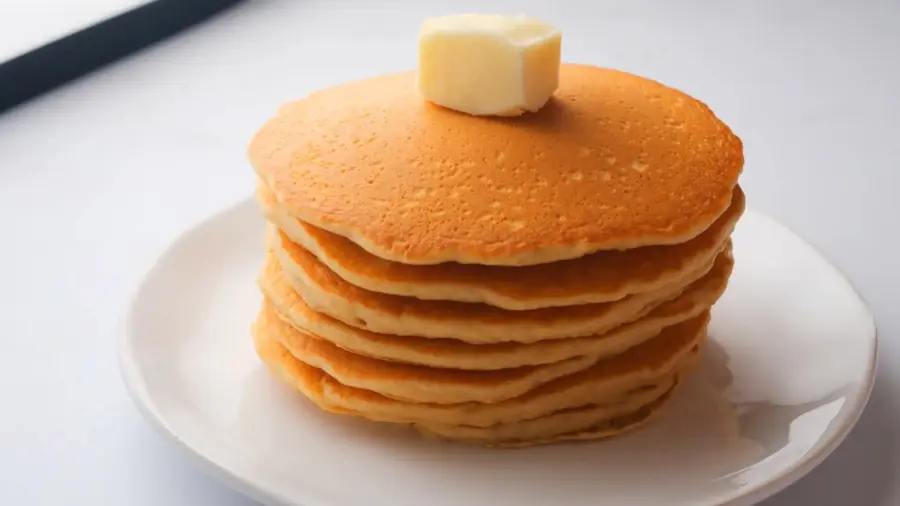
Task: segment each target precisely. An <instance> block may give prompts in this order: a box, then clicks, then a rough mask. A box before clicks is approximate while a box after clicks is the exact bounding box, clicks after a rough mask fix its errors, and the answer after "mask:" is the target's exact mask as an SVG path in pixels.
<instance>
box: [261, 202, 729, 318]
mask: <svg viewBox="0 0 900 506" xmlns="http://www.w3.org/2000/svg"><path fill="white" fill-rule="evenodd" d="M257 199H258V200H259V202H260V204H261V207H262V208H263V211H264V213H265V215H266V217H267V218H268V219H269V221H271V222H272V223H274V224H275V225H276V226H277V227H278V228H279V229H280V230H281V231H282V232H283V233H284V234H285V235H286V236H287V237H288V238H289V239H290V240H291V241H293V242H295V243H297V244H299V245H300V246H303V247H304V248H305V249H306V250H307V251H309V252H310V253H312V254H314V255H315V256H316V258H318V259H319V261H320V262H322V263H323V264H325V265H326V266H327V267H328V268H329V269H330V270H331V271H332V272H334V273H335V274H337V275H338V276H340V277H341V278H343V279H344V280H346V281H347V282H349V283H351V284H354V285H356V286H358V287H360V288H364V289H366V290H369V291H373V292H379V293H387V294H392V295H403V296H408V297H416V298H419V299H428V300H453V301H461V302H483V303H486V304H490V305H493V306H497V307H500V308H503V309H509V310H524V309H537V308H541V307H552V306H571V305H578V304H590V303H597V302H610V301H614V300H618V299H621V298H623V297H625V296H627V295H631V294H634V293H639V292H651V291H654V290H659V289H662V288H664V287H665V286H666V285H669V284H671V283H673V282H675V281H677V280H678V279H679V278H682V277H684V276H685V275H686V274H687V273H690V272H691V271H696V270H697V269H699V268H700V267H702V266H703V265H708V264H709V262H711V261H712V259H713V257H715V255H716V254H717V253H718V252H719V251H720V250H721V249H722V245H723V244H724V243H725V241H727V240H728V237H729V236H730V234H731V232H732V230H733V229H734V225H735V224H736V222H737V220H738V219H739V218H740V216H741V214H742V213H743V211H744V194H743V192H742V191H741V189H740V187H736V188H735V191H734V196H733V198H732V200H731V206H730V207H729V208H728V210H726V212H725V213H724V214H723V215H722V216H721V217H720V218H719V219H718V220H717V221H716V222H715V223H713V224H712V226H710V227H709V228H708V229H706V230H705V231H704V232H703V233H701V234H700V235H698V236H697V237H695V238H694V239H691V240H690V241H688V242H685V243H682V244H676V245H670V246H648V247H643V248H637V249H631V250H624V251H602V252H598V253H593V254H590V255H587V256H584V257H581V258H578V259H574V260H564V261H560V262H554V263H549V264H541V265H535V266H527V267H503V266H484V265H473V264H460V263H455V262H450V263H444V264H440V265H408V264H401V263H397V262H392V261H389V260H384V259H382V258H379V257H377V256H375V255H372V254H371V253H368V252H367V251H366V250H364V249H362V248H361V247H359V246H357V245H356V244H355V243H353V242H352V241H350V240H348V239H346V238H344V237H342V236H339V235H337V234H334V233H331V232H328V231H326V230H323V229H320V228H317V227H314V226H312V225H309V224H307V223H304V222H302V221H300V220H297V219H296V218H293V217H291V216H289V215H287V214H286V213H285V212H284V211H283V210H282V209H281V208H280V206H279V205H278V203H277V202H276V201H275V199H274V196H273V195H272V193H271V191H270V190H269V189H268V188H266V187H265V186H264V185H262V184H260V185H259V187H258V189H257Z"/></svg>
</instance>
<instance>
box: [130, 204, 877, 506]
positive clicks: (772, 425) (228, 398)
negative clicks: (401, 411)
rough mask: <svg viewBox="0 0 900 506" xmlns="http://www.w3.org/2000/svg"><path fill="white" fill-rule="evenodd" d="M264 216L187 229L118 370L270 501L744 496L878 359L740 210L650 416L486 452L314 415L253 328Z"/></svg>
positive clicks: (159, 272)
mask: <svg viewBox="0 0 900 506" xmlns="http://www.w3.org/2000/svg"><path fill="white" fill-rule="evenodd" d="M263 230H264V223H263V221H262V218H261V217H260V213H259V211H258V210H257V208H256V205H255V204H254V203H253V202H252V201H247V202H244V203H241V204H240V205H238V206H236V207H234V208H232V209H230V210H228V211H225V212H223V213H221V214H219V215H217V216H215V217H213V218H211V219H209V220H208V221H206V222H204V223H202V224H201V225H199V226H197V227H195V228H194V229H192V230H190V231H189V232H187V233H186V234H185V235H183V236H182V237H181V238H179V239H178V240H177V241H176V242H175V243H174V245H173V246H172V247H171V248H170V249H169V250H168V251H167V252H166V253H165V254H164V255H163V256H162V257H161V258H160V259H159V261H158V263H157V264H156V265H155V266H154V267H153V269H152V270H151V271H150V272H149V273H148V274H147V276H146V278H145V279H144V281H143V283H142V284H141V286H140V287H139V289H138V291H137V295H136V297H135V299H134V301H133V303H132V304H131V306H130V307H129V310H128V312H127V314H126V316H125V319H124V321H123V326H122V335H121V342H120V360H121V366H122V371H123V374H124V378H125V382H126V384H127V386H128V388H129V390H130V392H131V394H132V396H133V398H134V400H135V402H136V403H137V405H138V406H139V407H140V409H141V411H142V412H143V413H144V415H145V416H146V418H147V419H148V420H149V421H150V423H151V424H152V425H153V426H155V427H156V428H157V429H159V431H160V433H162V434H163V435H165V436H167V437H168V438H169V439H171V440H172V441H174V442H175V443H176V444H177V445H178V446H180V447H183V448H185V449H187V451H188V452H189V453H190V454H191V455H193V456H194V457H196V459H197V460H198V461H199V462H201V463H202V464H203V465H204V467H205V468H206V469H208V470H209V471H210V472H211V473H212V474H213V475H215V476H217V477H219V478H221V479H222V480H224V481H225V482H226V483H228V484H229V485H232V486H233V487H235V488H237V489H239V490H241V491H242V492H244V493H246V494H247V495H250V496H251V497H253V498H255V499H257V500H259V501H262V502H264V503H268V504H289V505H303V506H362V505H366V506H405V505H415V506H419V505H421V504H429V505H430V506H448V505H453V506H457V505H459V504H467V505H472V506H478V505H491V506H497V505H506V504H509V505H516V506H532V505H534V506H546V505H547V504H559V503H560V502H564V503H565V504H566V505H568V506H579V505H592V506H593V505H596V504H598V501H599V502H602V503H604V504H617V505H622V506H656V505H658V504H669V505H680V504H685V505H687V504H690V505H693V506H697V505H722V504H728V505H737V504H752V503H754V502H757V501H759V500H762V499H763V498H765V497H767V496H769V495H771V494H773V493H775V492H777V491H778V490H780V489H782V488H784V487H785V486H787V485H788V484H790V483H791V482H793V481H795V480H797V479H798V478H800V477H801V476H802V475H804V474H806V473H807V472H809V471H810V470H811V469H812V468H813V467H815V466H816V465H817V464H819V463H820V462H821V461H822V460H823V459H824V458H825V457H826V456H827V455H828V454H829V453H830V452H832V451H833V450H834V449H835V447H836V446H837V445H838V444H839V443H840V441H841V440H842V439H843V438H844V436H845V435H846V434H847V432H848V431H849V430H850V428H851V427H852V426H853V424H854V423H855V422H856V420H857V418H858V417H859V414H860V412H861V411H862V409H863V407H864V405H865V403H866V401H867V400H868V396H869V392H870V389H871V386H872V381H873V377H874V373H875V354H876V338H875V326H874V322H873V319H872V316H871V314H870V312H869V310H868V309H867V307H866V305H865V303H864V302H863V301H862V300H861V299H860V297H859V296H858V295H857V294H856V293H855V292H854V290H853V289H852V287H851V286H850V285H849V284H848V282H847V281H846V280H845V279H844V278H843V277H842V276H841V274H840V273H839V272H838V271H837V270H836V269H835V268H834V267H832V266H831V265H830V264H829V263H828V262H827V261H826V260H825V259H824V258H823V257H822V256H821V255H819V254H818V253H817V252H816V251H815V250H814V249H813V248H811V247H810V246H808V245H807V244H805V243H804V242H803V241H802V240H801V239H799V238H798V237H797V236H795V235H793V234H792V233H791V232H790V231H788V230H787V229H785V228H784V227H782V226H781V225H778V224H777V223H775V222H774V221H772V220H771V219H769V218H766V217H764V216H762V215H761V214H759V213H756V212H753V211H747V212H746V213H745V215H744V217H743V218H742V219H741V221H740V223H739V225H738V228H737V230H736V232H735V235H734V247H735V250H734V255H735V260H736V266H735V270H734V274H733V277H732V279H731V282H730V285H729V288H728V290H727V292H726V294H725V296H724V297H723V298H722V299H721V300H720V302H719V303H718V304H717V305H716V306H715V308H714V310H713V320H712V323H711V326H710V337H711V338H712V342H711V344H710V346H709V348H708V351H707V352H706V353H705V362H704V364H703V367H702V368H701V370H700V371H699V372H698V373H697V374H696V375H694V376H693V377H692V379H691V380H690V381H689V382H687V383H686V385H685V388H682V389H681V390H680V391H679V393H678V394H677V395H676V397H675V399H674V400H673V401H672V403H671V404H670V405H669V406H668V407H667V410H666V411H665V413H664V414H663V416H661V417H660V418H658V419H656V420H655V421H654V423H652V424H651V425H649V426H647V427H646V428H644V429H641V430H638V431H636V432H634V433H631V434H629V435H626V436H623V437H620V438H615V439H611V440H606V441H598V442H593V443H575V444H559V445H551V446H546V447H538V448H532V449H524V450H484V449H480V448H473V447H467V446H460V445H454V444H450V443H444V442H440V441H432V440H426V439H422V438H420V437H418V436H417V435H415V434H412V433H411V431H407V430H405V429H402V428H398V427H389V426H386V425H381V424H375V423H372V422H367V421H363V420H358V419H354V418H350V417H346V416H338V415H330V414H326V413H323V412H321V411H320V410H319V409H318V408H316V407H314V406H313V405H312V404H311V403H309V402H307V401H306V400H305V399H304V398H302V397H301V396H300V394H297V393H295V392H293V391H291V390H290V389H289V388H288V387H286V386H283V385H282V384H281V383H280V382H278V381H277V380H275V379H274V378H273V377H271V376H270V374H269V373H268V371H267V369H265V368H264V366H263V365H262V364H261V362H260V361H259V360H258V359H257V357H256V355H255V352H254V349H253V345H252V342H251V338H250V324H251V322H252V321H253V319H254V318H255V316H256V312H257V311H258V309H259V307H260V300H261V296H260V295H259V292H258V290H257V287H256V284H255V283H256V276H257V273H258V272H259V269H260V267H261V265H262V261H263V253H264V240H263Z"/></svg>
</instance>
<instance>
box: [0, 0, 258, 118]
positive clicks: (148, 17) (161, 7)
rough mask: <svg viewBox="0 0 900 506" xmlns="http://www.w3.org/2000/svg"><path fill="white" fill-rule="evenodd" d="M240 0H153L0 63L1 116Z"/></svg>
mask: <svg viewBox="0 0 900 506" xmlns="http://www.w3.org/2000/svg"><path fill="white" fill-rule="evenodd" d="M240 1H241V0H155V1H152V2H149V3H147V4H144V5H142V6H140V7H137V8H135V9H133V10H130V11H128V12H125V13H122V14H119V15H117V16H115V17H112V18H109V19H107V20H104V21H102V22H100V23H97V24H96V25H93V26H90V27H88V28H85V29H83V30H80V31H77V32H75V33H73V34H71V35H68V36H66V37H63V38H61V39H59V40H56V41H53V42H51V43H49V44H47V45H44V46H41V47H39V48H37V49H35V50H34V51H31V52H29V53H25V54H23V55H20V56H18V57H16V58H13V59H12V60H9V61H7V62H5V63H2V64H0V113H2V112H3V111H5V110H7V109H10V108H12V107H15V106H16V105H18V104H21V103H22V102H25V101H26V100H29V99H31V98H33V97H36V96H38V95H40V94H42V93H46V92H47V91H50V90H52V89H54V88H56V87H58V86H60V85H62V84H64V83H66V82H68V81H71V80H73V79H75V78H78V77H80V76H82V75H84V74H87V73H88V72H91V71H93V70H96V69H98V68H100V67H103V66H104V65H108V64H110V63H112V62H114V61H116V60H118V59H120V58H123V57H125V56H128V55H129V54H132V53H134V52H136V51H139V50H141V49H143V48H145V47H147V46H149V45H151V44H153V43H155V42H159V41H160V40H163V39H165V38H167V37H170V36H172V35H174V34H176V33H178V32H180V31H182V30H184V29H186V28H188V27H190V26H193V25H195V24H197V23H199V22H200V21H203V20H205V19H208V18H209V17H211V16H213V15H214V14H216V13H218V12H221V11H222V10H224V9H226V8H228V7H231V6H232V5H234V4H237V3H239V2H240Z"/></svg>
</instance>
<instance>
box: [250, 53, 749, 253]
mask: <svg viewBox="0 0 900 506" xmlns="http://www.w3.org/2000/svg"><path fill="white" fill-rule="evenodd" d="M414 79H415V76H414V73H412V72H407V73H400V74H391V75H386V76H381V77H376V78H372V79H366V80H362V81H356V82H352V83H349V84H345V85H341V86H336V87H333V88H329V89H326V90H323V91H320V92H317V93H313V94H312V95H310V96H309V97H307V98H305V99H302V100H299V101H297V102H293V103H291V104H287V105H285V106H284V107H282V108H281V109H280V110H279V112H278V114H277V116H276V117H274V118H272V119H271V120H270V121H269V122H268V123H267V124H266V125H264V126H263V128H262V129H261V130H260V131H259V132H258V133H257V135H256V136H255V137H254V138H253V140H252V141H251V143H250V146H249V149H248V155H249V157H250V160H251V162H252V163H253V165H254V167H255V169H256V171H257V173H258V174H259V175H260V177H261V178H262V179H263V180H264V181H265V182H266V184H267V185H268V186H269V187H270V188H271V189H272V191H273V193H274V194H275V197H276V199H277V200H278V202H280V203H282V204H283V205H284V206H285V207H286V208H287V209H289V210H290V212H291V214H292V215H293V216H296V217H298V218H300V219H302V220H304V221H306V222H308V223H311V224H313V225H315V226H317V227H320V228H324V229H326V230H329V231H331V232H334V233H336V234H339V235H342V236H345V237H348V238H349V239H350V240H352V241H354V242H355V243H357V244H359V245H360V246H361V247H363V248H365V249H366V250H368V251H369V252H371V253H372V254H374V255H376V256H380V257H382V258H386V259H390V260H394V261H398V262H403V263H415V264H432V263H439V262H444V261H459V262H463V263H479V264H496V265H527V264H536V263H545V262H550V261H555V260H562V259H567V258H576V257H579V256H582V255H584V254H586V253H590V252H593V251H598V250H604V249H619V248H630V247H636V246H644V245H655V244H673V243H680V242H684V241H686V240H688V239H691V238H693V237H694V236H696V235H697V234H699V233H701V232H702V231H703V230H705V229H706V228H707V227H709V226H710V225H711V224H712V223H713V222H714V221H715V220H716V219H717V218H718V217H719V216H720V215H721V214H722V212H724V211H725V209H727V208H728V206H729V203H730V200H731V195H732V189H733V188H734V186H735V185H736V183H737V180H738V177H739V175H740V172H741V170H742V167H743V147H742V144H741V141H740V140H739V139H738V138H737V137H736V136H735V135H734V134H733V133H732V132H731V131H730V130H729V128H728V127H727V126H726V125H725V124H723V123H722V122H721V121H720V120H719V119H718V118H716V116H715V115H714V114H713V113H712V112H711V111H710V109H709V108H708V107H707V106H706V105H705V104H703V103H701V102H699V101H697V100H695V99H693V98H691V97H690V96H688V95H686V94H684V93H682V92H680V91H677V90H674V89H672V88H669V87H666V86H664V85H662V84H660V83H657V82H654V81H651V80H648V79H644V78H641V77H638V76H634V75H631V74H628V73H625V72H620V71H616V70H610V69H604V68H598V67H593V66H588V65H575V64H564V65H563V66H562V67H561V69H560V86H559V89H558V91H557V92H556V95H555V96H554V98H553V99H551V100H550V102H548V104H547V105H546V106H545V107H544V108H542V109H541V110H540V111H539V112H537V113H535V114H527V115H524V116H522V117H519V118H512V119H500V118H484V117H474V116H469V115H466V114H460V113H457V112H454V111H452V110H448V109H445V108H442V107H438V106H434V105H432V104H430V103H428V102H426V101H424V100H423V99H422V98H421V97H420V96H418V94H417V93H416V92H415V89H414V86H413V81H414Z"/></svg>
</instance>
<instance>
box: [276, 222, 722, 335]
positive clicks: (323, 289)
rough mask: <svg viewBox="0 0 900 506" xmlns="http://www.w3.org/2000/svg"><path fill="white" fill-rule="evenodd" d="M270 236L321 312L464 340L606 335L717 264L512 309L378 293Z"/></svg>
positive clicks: (380, 328) (359, 324) (377, 328)
mask: <svg viewBox="0 0 900 506" xmlns="http://www.w3.org/2000/svg"><path fill="white" fill-rule="evenodd" d="M270 237H271V246H272V250H273V251H274V252H275V256H276V257H277V258H278V262H279V263H280V264H281V267H282V269H284V271H285V273H286V274H287V278H288V280H289V281H290V282H291V285H292V286H293V287H294V289H295V290H296V291H297V292H298V293H299V294H300V296H301V297H303V300H304V301H306V304H307V305H309V307H310V308H312V309H313V310H314V311H318V312H320V313H325V314H327V315H329V316H331V317H333V318H335V319H337V320H340V321H342V322H343V323H345V324H347V325H350V326H351V327H356V328H362V329H366V330H371V331H372V332H378V333H383V334H393V335H399V336H418V337H428V338H447V339H458V340H460V341H466V342H469V343H474V344H488V343H498V342H509V341H515V342H520V343H532V342H535V341H541V340H544V339H564V338H569V337H581V336H589V335H592V334H602V333H604V332H607V331H609V330H611V329H613V328H615V327H617V326H619V325H621V324H623V323H628V322H630V321H634V320H636V319H638V318H640V317H642V316H644V315H646V314H647V313H649V312H650V311H651V310H652V309H653V308H654V307H656V306H658V305H659V304H662V303H663V302H666V301H668V300H671V299H674V298H675V297H677V296H678V295H679V294H680V293H681V292H683V291H684V289H685V288H687V286H688V285H690V284H691V283H693V282H694V281H697V280H698V279H700V278H702V277H703V276H704V275H706V273H707V272H709V270H710V269H711V268H712V265H713V263H712V262H710V263H709V264H708V265H705V266H703V267H702V268H701V269H700V270H698V271H696V272H692V273H690V274H689V275H687V276H685V278H683V279H680V280H678V281H677V282H675V283H672V284H671V285H670V286H666V287H665V288H663V289H661V290H657V291H654V292H648V293H641V294H637V295H632V296H629V297H626V298H624V299H621V300H618V301H614V302H602V303H597V304H583V305H579V306H565V307H550V308H541V309H531V310H527V311H507V310H504V309H500V308H497V307H494V306H488V305H487V304H477V303H469V302H454V301H437V300H420V299H415V298H412V297H400V296H397V295H387V294H382V293H375V292H370V291H368V290H364V289H362V288H359V287H357V286H354V285H351V284H350V283H348V282H346V281H344V279H343V278H341V277H340V276H338V275H336V274H335V273H334V272H332V271H331V270H330V269H328V268H327V267H326V266H325V265H324V264H322V262H320V261H319V260H318V259H317V258H316V257H315V255H313V254H312V253H310V252H309V251H307V250H306V249H304V248H302V247H301V246H299V245H297V244H295V243H293V242H291V241H290V240H289V239H288V238H287V237H286V236H285V235H284V234H282V233H280V232H275V233H271V235H270ZM729 244H730V243H729Z"/></svg>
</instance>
